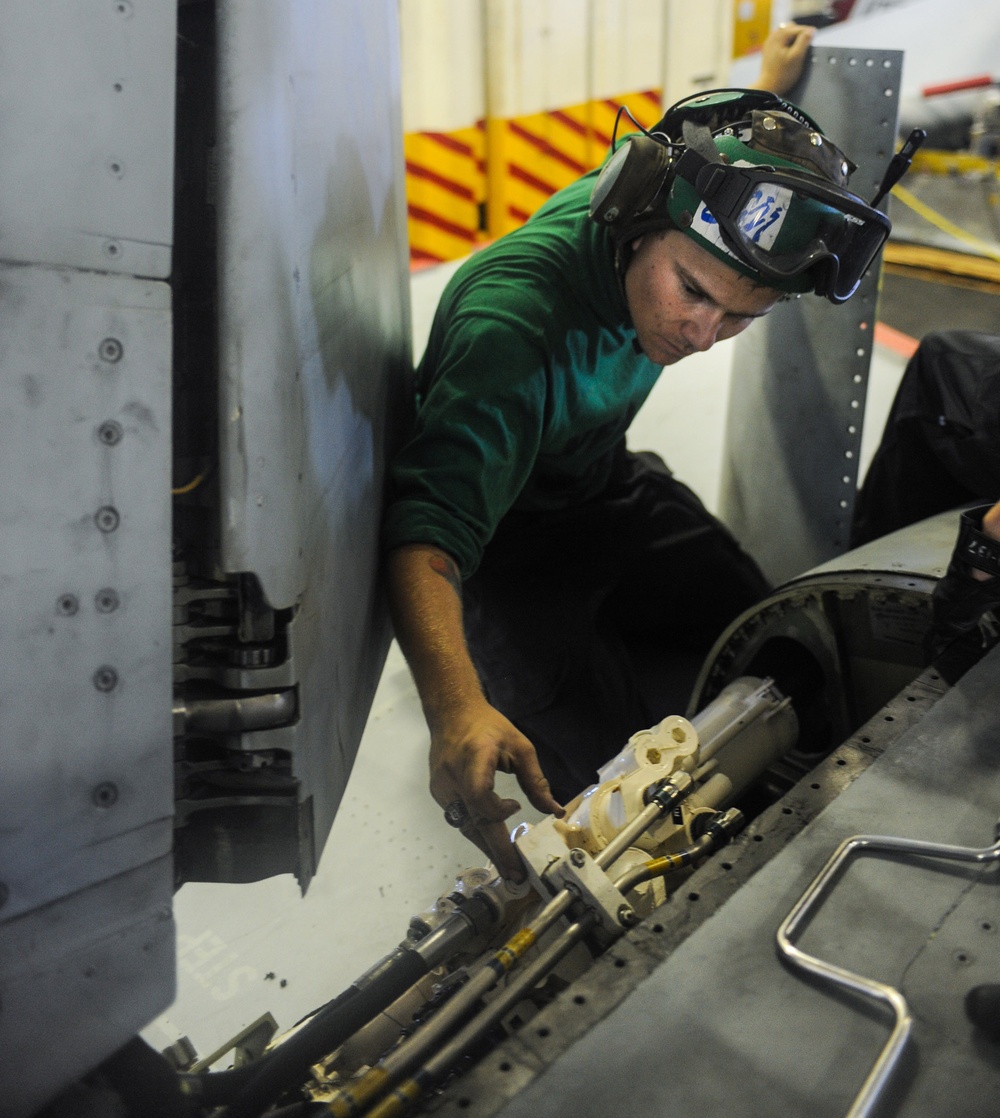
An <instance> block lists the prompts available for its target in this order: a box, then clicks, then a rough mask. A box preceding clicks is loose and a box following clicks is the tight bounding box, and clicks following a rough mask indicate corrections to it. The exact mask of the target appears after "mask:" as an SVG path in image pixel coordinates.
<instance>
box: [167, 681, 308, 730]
mask: <svg viewBox="0 0 1000 1118" xmlns="http://www.w3.org/2000/svg"><path fill="white" fill-rule="evenodd" d="M297 708H298V703H297V700H296V694H295V690H294V689H293V688H288V689H287V690H284V691H272V692H270V693H267V694H260V695H234V696H232V697H229V698H225V699H182V700H180V701H179V702H176V703H175V704H174V708H173V712H174V717H175V718H178V717H179V718H181V719H183V724H184V732H185V733H188V734H246V733H252V732H253V731H254V730H269V729H272V728H274V727H277V726H287V725H289V724H290V723H291V722H293V721H294V720H295V716H296V713H297Z"/></svg>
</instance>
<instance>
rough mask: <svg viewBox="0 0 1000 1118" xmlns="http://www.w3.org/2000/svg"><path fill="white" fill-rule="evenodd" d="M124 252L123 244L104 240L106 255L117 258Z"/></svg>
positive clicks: (111, 258)
mask: <svg viewBox="0 0 1000 1118" xmlns="http://www.w3.org/2000/svg"><path fill="white" fill-rule="evenodd" d="M121 254H122V246H121V245H120V244H119V243H118V242H117V241H105V242H104V255H105V256H106V257H107V258H108V259H109V260H117V259H118V257H119V256H121Z"/></svg>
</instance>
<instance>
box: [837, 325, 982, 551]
mask: <svg viewBox="0 0 1000 1118" xmlns="http://www.w3.org/2000/svg"><path fill="white" fill-rule="evenodd" d="M998 497H1000V337H998V336H997V335H995V334H987V333H982V332H980V331H977V330H948V331H943V332H941V333H939V334H928V335H927V336H926V337H925V338H924V339H923V340H922V341H921V343H920V346H919V348H918V349H917V352H916V353H915V354H914V355H913V357H912V358H911V359H910V362H909V364H908V365H907V366H906V371H905V372H904V373H903V379H902V381H901V382H900V385H899V389H898V391H897V393H896V398H895V400H894V401H893V405H892V409H891V411H890V412H889V418H888V419H887V420H886V425H885V433H884V434H883V436H882V441H881V443H880V444H879V448H878V450H877V451H876V453H875V457H874V458H873V459H872V464H871V466H870V468H869V470H868V473H867V475H866V477H865V481H864V485H863V486H862V488H861V491H860V493H859V494H858V500H857V504H856V506H855V510H854V523H853V525H852V529H851V546H852V547H857V546H859V545H860V544H863V543H867V542H868V541H869V540H873V539H877V538H878V537H879V536H884V535H885V534H886V533H888V532H893V531H895V530H896V529H897V528H904V527H906V525H907V524H913V523H915V522H916V521H918V520H923V519H924V518H925V517H928V516H933V515H934V514H935V513H939V512H944V511H945V510H947V509H951V508H956V507H957V506H959V505H962V504H969V503H971V502H974V501H980V500H984V499H986V500H989V501H990V503H992V502H993V501H995V500H996V499H997V498H998Z"/></svg>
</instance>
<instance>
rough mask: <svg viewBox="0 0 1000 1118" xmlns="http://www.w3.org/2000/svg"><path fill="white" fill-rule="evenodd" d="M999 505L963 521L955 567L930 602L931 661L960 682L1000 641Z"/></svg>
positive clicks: (966, 514) (954, 555) (928, 637)
mask: <svg viewBox="0 0 1000 1118" xmlns="http://www.w3.org/2000/svg"><path fill="white" fill-rule="evenodd" d="M998 575H1000V501H998V502H997V503H996V504H995V505H992V506H989V507H986V506H979V507H978V508H975V509H968V510H966V511H965V512H963V513H962V514H961V517H960V519H959V532H958V539H957V541H956V542H955V550H954V551H953V552H952V556H951V562H950V563H949V564H948V569H947V571H946V572H945V575H944V578H942V579H941V580H940V581H939V582H938V584H937V586H936V587H935V588H934V594H933V595H932V598H931V604H932V607H933V620H932V623H931V627H930V629H929V630H928V632H927V635H926V638H925V641H924V647H925V652H926V653H927V658H928V661H929V662H930V663H932V664H934V666H935V667H936V668H937V669H938V671H939V672H940V673H941V675H942V677H943V678H944V679H946V680H947V681H948V682H949V683H955V682H956V681H957V680H958V679H959V677H960V676H962V675H963V674H964V673H965V672H966V671H967V670H968V669H969V668H970V667H971V666H972V665H973V664H974V663H976V661H977V660H980V659H981V658H982V657H983V656H984V655H985V654H986V653H987V652H988V651H989V650H990V649H991V648H993V647H994V646H995V645H996V644H997V643H998V642H1000V578H998Z"/></svg>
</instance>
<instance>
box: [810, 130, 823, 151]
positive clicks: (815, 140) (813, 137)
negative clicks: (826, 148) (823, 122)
mask: <svg viewBox="0 0 1000 1118" xmlns="http://www.w3.org/2000/svg"><path fill="white" fill-rule="evenodd" d="M809 143H811V144H812V146H813V147H814V148H821V147H822V146H823V137H822V136H821V135H820V134H819V133H818V132H810V133H809Z"/></svg>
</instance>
